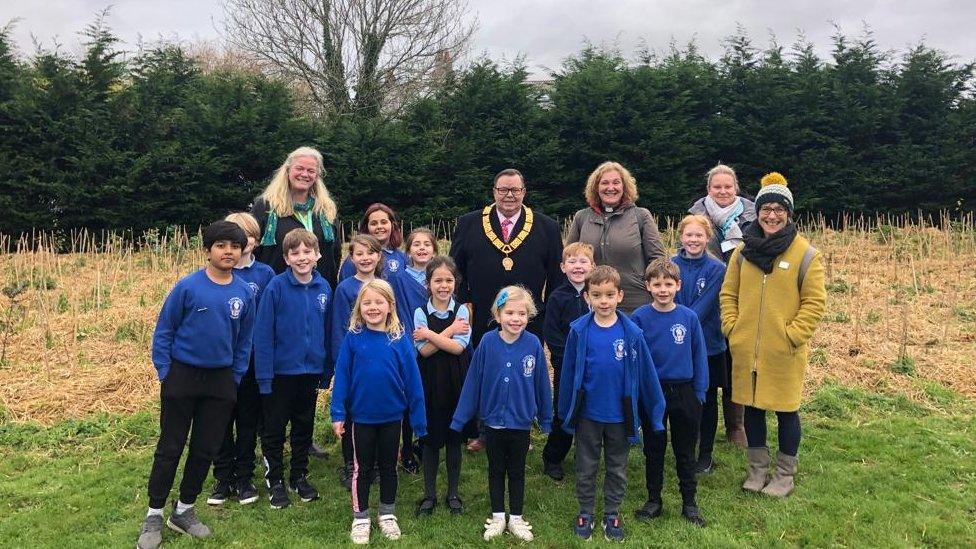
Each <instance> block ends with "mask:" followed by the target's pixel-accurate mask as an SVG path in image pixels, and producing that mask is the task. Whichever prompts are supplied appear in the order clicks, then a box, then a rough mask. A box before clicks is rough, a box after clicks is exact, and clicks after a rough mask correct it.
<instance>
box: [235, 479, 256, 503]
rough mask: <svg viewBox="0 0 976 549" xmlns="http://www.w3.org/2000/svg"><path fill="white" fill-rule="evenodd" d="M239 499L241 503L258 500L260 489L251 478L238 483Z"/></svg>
mask: <svg viewBox="0 0 976 549" xmlns="http://www.w3.org/2000/svg"><path fill="white" fill-rule="evenodd" d="M237 499H238V501H240V502H241V505H250V504H252V503H254V502H255V501H257V500H258V489H257V488H255V487H254V484H252V483H251V481H249V480H242V481H239V482H238V483H237Z"/></svg>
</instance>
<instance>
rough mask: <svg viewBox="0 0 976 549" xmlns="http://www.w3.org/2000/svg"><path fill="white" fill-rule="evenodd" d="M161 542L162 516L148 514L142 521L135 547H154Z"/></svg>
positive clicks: (147, 548)
mask: <svg viewBox="0 0 976 549" xmlns="http://www.w3.org/2000/svg"><path fill="white" fill-rule="evenodd" d="M162 543H163V516H162V515H149V516H147V517H146V520H144V521H142V530H140V531H139V541H138V542H137V543H136V549H156V548H157V547H159V546H160V544H162Z"/></svg>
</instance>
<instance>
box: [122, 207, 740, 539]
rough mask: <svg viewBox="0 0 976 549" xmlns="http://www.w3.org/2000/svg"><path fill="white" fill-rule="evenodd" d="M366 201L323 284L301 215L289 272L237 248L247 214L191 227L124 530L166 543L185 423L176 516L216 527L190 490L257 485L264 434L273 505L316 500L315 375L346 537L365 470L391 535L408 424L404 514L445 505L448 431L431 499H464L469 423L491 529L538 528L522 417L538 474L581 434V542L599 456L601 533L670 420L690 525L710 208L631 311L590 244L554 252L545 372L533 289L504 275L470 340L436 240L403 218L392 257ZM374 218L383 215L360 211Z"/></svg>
mask: <svg viewBox="0 0 976 549" xmlns="http://www.w3.org/2000/svg"><path fill="white" fill-rule="evenodd" d="M371 209H372V210H373V211H372V212H369V211H368V212H367V215H366V217H365V218H364V220H365V221H367V222H368V223H366V224H365V225H364V226H363V227H361V230H362V229H365V231H364V232H363V233H361V234H357V235H355V236H353V237H352V238H351V240H350V243H349V249H348V252H349V254H348V255H349V257H348V259H347V261H346V263H344V264H343V266H342V269H341V273H342V274H340V279H341V280H340V282H339V284H338V285H337V286H336V289H335V291H334V292H333V291H332V290H331V288H330V285H329V284H328V282H326V281H325V280H324V279H323V278H322V276H321V275H320V274H319V273H318V272H317V271H316V269H315V266H316V260H317V259H318V257H319V248H318V242H317V240H316V237H315V235H314V234H313V233H311V232H309V231H307V230H303V229H295V230H293V231H291V232H289V233H288V234H287V236H286V237H285V238H284V239H283V241H282V243H281V252H282V254H283V256H284V259H285V263H286V264H287V265H288V268H287V269H286V270H285V271H284V272H283V273H281V274H279V275H274V273H273V272H272V271H271V270H270V268H268V267H267V266H264V265H262V264H260V263H259V262H257V261H255V260H254V259H253V256H251V251H252V250H253V248H254V246H255V244H256V242H257V241H258V237H259V229H258V226H257V222H256V221H254V219H253V218H251V217H250V216H248V215H247V214H232V215H231V216H229V217H228V219H227V220H224V221H218V222H216V223H214V224H212V225H210V226H209V227H207V228H206V229H205V230H204V233H203V243H204V247H205V248H206V254H207V265H206V267H205V268H204V269H201V270H200V271H197V272H196V273H193V274H191V275H188V276H186V277H185V278H183V279H181V280H180V281H179V282H177V284H176V286H175V287H174V289H173V290H172V292H171V293H170V294H169V296H168V297H167V298H166V301H165V303H164V305H163V308H162V310H161V311H160V316H159V321H158V324H157V327H156V331H155V334H154V338H153V363H154V365H155V366H156V368H157V371H158V374H159V379H160V381H161V391H160V397H161V413H160V439H159V443H158V445H157V449H156V453H155V455H154V461H153V466H152V472H151V474H150V479H149V511H148V513H147V517H146V519H145V521H144V522H143V527H142V531H141V532H140V537H139V541H138V547H143V548H147V547H158V546H159V544H160V543H161V542H162V526H163V507H164V505H165V502H166V498H167V497H168V495H169V492H170V490H171V488H172V484H173V482H174V478H175V473H176V469H177V465H178V463H179V459H180V456H181V454H182V451H183V447H184V446H185V444H186V439H187V436H188V434H189V437H190V444H189V454H188V457H187V460H186V466H185V470H184V476H183V479H182V482H181V485H180V494H179V498H178V500H176V501H175V502H174V504H173V509H172V512H171V513H170V516H169V519H168V520H167V521H166V525H168V526H169V527H170V528H172V529H174V530H176V531H178V532H181V533H185V534H188V535H190V536H193V537H207V536H209V535H210V533H211V532H210V529H209V528H208V527H207V526H205V525H204V524H202V523H201V522H200V521H199V519H198V518H197V517H196V515H195V513H194V510H193V505H194V503H195V501H196V498H197V496H198V495H199V493H200V491H201V489H202V485H203V482H204V480H205V478H206V475H207V472H208V470H209V467H210V464H211V462H213V464H214V477H215V479H216V483H215V488H214V491H213V493H212V494H211V496H210V498H209V499H208V503H211V504H220V503H223V502H224V501H226V500H227V499H228V498H229V497H231V496H232V495H233V494H234V493H236V494H237V496H238V498H239V500H240V502H241V503H242V504H248V503H253V502H254V501H256V500H257V499H258V492H257V490H256V489H255V487H254V485H253V484H252V481H251V479H252V476H253V470H254V459H255V452H254V450H255V445H256V440H257V437H258V433H260V436H261V444H262V454H263V457H264V461H265V467H266V474H265V480H266V486H267V490H268V498H269V501H270V504H271V506H272V507H274V508H283V507H287V506H288V505H289V504H290V496H289V492H292V493H295V494H297V496H298V497H299V498H300V499H302V500H303V501H306V502H308V501H312V500H315V499H318V492H317V490H316V489H315V487H314V486H313V485H312V484H311V483H310V482H309V480H308V477H307V475H308V456H309V450H310V448H311V446H312V433H313V426H314V417H315V406H316V398H317V392H318V389H324V388H328V387H329V386H331V387H332V395H331V401H330V415H331V419H332V430H333V432H334V433H335V434H336V436H337V437H339V438H340V439H341V441H342V454H343V460H344V466H343V468H342V472H341V473H342V480H343V482H344V484H347V486H348V488H349V489H350V491H351V496H352V508H353V521H352V526H351V530H350V538H351V540H352V541H353V542H354V543H357V544H364V543H368V542H369V539H370V530H371V526H372V522H371V519H370V507H369V492H370V487H371V485H372V484H373V482H374V480H376V478H377V477H378V481H379V504H378V508H377V511H378V512H377V525H378V526H379V529H380V531H381V532H382V534H383V535H384V536H385V537H386V538H388V539H398V538H399V537H400V527H399V524H398V521H397V517H396V513H395V511H396V509H395V503H396V493H397V471H396V468H397V461H398V456H399V458H400V460H401V463H402V464H403V466H404V467H405V468H407V469H408V470H409V469H410V468H413V469H414V470H416V468H417V465H416V462H415V460H414V457H413V456H414V453H415V452H416V451H417V450H416V449H415V448H414V438H415V437H416V438H417V439H419V443H420V448H419V453H420V457H421V460H420V461H421V463H422V469H423V477H424V497H423V499H422V500H421V501H420V502H419V504H418V506H417V512H418V513H419V514H421V515H429V514H431V513H432V512H433V510H434V508H435V507H436V505H437V503H438V498H437V492H436V477H437V472H438V467H439V462H440V449H441V448H444V450H445V462H446V468H447V492H446V497H445V499H444V504H445V506H446V507H447V509H448V510H449V511H450V512H452V513H461V512H462V511H463V502H462V500H461V498H460V495H459V493H458V484H459V477H460V467H461V453H462V452H461V447H462V444H463V443H464V441H465V439H466V438H469V437H475V436H478V428H477V426H476V425H475V424H476V422H480V424H482V425H483V433H482V436H483V438H484V440H485V446H486V453H487V458H488V487H489V499H490V505H491V515H490V516H489V517H488V519H487V521H486V523H485V526H484V533H483V537H484V539H485V540H489V539H492V538H494V537H497V536H499V535H501V534H503V533H504V532H505V531H506V530H507V531H508V532H509V533H510V534H511V535H513V536H514V537H516V538H517V539H520V540H526V541H527V540H531V539H533V534H532V527H531V525H530V524H529V522H528V521H527V520H526V519H525V518H524V517H523V510H524V495H525V464H526V456H527V454H528V450H529V433H530V429H531V427H532V424H533V423H534V422H537V423H538V427H539V428H540V430H541V431H542V432H544V433H549V438H548V441H547V443H546V447H545V449H544V450H543V464H544V468H545V471H546V473H547V474H548V475H549V476H551V477H553V478H557V479H561V478H562V477H563V473H562V467H561V463H562V461H563V459H564V458H565V456H566V455H567V454H568V451H569V449H570V447H571V445H572V444H573V442H574V438H575V445H576V460H575V462H576V474H577V485H576V494H577V499H578V501H579V507H580V512H579V515H578V516H577V517H576V520H575V522H574V532H575V534H576V535H578V536H579V537H581V538H584V539H587V538H589V537H590V536H591V534H592V530H593V528H594V512H595V509H594V502H595V499H596V474H597V470H598V467H599V461H600V458H601V454H602V457H603V459H604V464H605V474H606V479H605V483H604V509H603V521H602V528H603V531H604V534H605V535H606V537H607V538H609V539H612V540H622V539H623V538H624V530H623V527H622V523H621V518H620V504H621V502H622V500H623V497H624V492H625V487H626V483H627V481H626V465H627V460H628V454H629V447H630V445H631V444H634V443H636V442H638V440H639V436H640V435H639V433H640V432H641V431H642V432H643V437H644V454H645V456H646V479H647V490H648V500H647V503H646V504H645V505H644V507H643V508H642V509H641V510H639V511H638V512H637V515H638V517H640V518H653V517H656V516H659V515H660V514H661V512H662V500H661V489H662V484H663V482H662V481H663V469H664V463H663V461H664V460H663V458H664V453H665V446H666V438H665V437H666V431H665V426H666V425H668V424H669V425H670V427H671V441H672V446H673V448H674V453H675V456H676V462H677V469H678V477H679V485H680V488H681V494H682V498H683V506H682V515H683V516H684V517H685V518H687V519H688V520H689V521H691V522H692V523H694V524H696V525H699V526H704V524H705V522H704V519H702V517H701V513H700V511H699V509H698V507H697V504H696V502H695V491H696V483H695V472H696V468H697V463H696V457H695V449H696V446H697V445H698V438H699V431H700V429H699V425H700V424H703V423H705V422H707V418H706V419H705V420H703V418H702V408H703V405H704V404H705V402H706V395H708V396H709V397H711V398H712V399H714V390H713V389H711V388H710V384H709V371H710V367H711V370H712V371H715V370H716V369H717V368H718V365H713V364H712V362H713V361H712V357H713V356H715V355H717V354H721V355H722V356H723V357H724V341H723V340H721V335H720V334H718V326H717V318H718V303H717V295H718V285H720V283H721V277H719V278H718V279H717V283H716V281H715V279H714V278H713V277H712V274H714V273H713V271H714V269H715V268H716V265H715V264H717V265H718V266H722V263H721V262H718V261H717V260H714V259H712V258H710V257H709V256H708V255H707V254H706V253H705V247H704V244H705V242H707V240H708V237H710V234H711V233H710V231H711V227H710V225H709V222H708V220H707V219H706V218H704V217H701V216H688V217H687V218H685V219H684V220H683V221H682V223H681V225H680V226H679V229H680V231H681V240H682V249H681V250H680V251H679V254H678V256H676V257H675V258H674V261H669V260H656V261H654V262H652V263H651V264H650V265H649V266H648V268H647V271H646V273H645V281H646V284H647V289H648V291H649V292H650V294H651V296H652V298H653V301H652V303H651V304H650V305H646V306H644V307H641V308H640V309H638V310H637V311H635V312H634V313H633V315H632V316H631V317H628V316H627V315H625V314H623V313H618V311H617V306H618V304H619V303H620V302H621V300H622V298H623V292H622V291H621V289H620V277H619V275H618V274H617V272H616V271H615V270H614V269H613V268H611V267H606V266H601V267H594V265H593V250H592V248H591V247H590V246H588V245H586V244H581V243H573V244H569V245H567V246H566V247H565V249H564V252H563V260H562V263H561V267H562V270H563V272H564V273H565V274H566V277H567V280H566V283H565V285H564V286H563V287H561V288H558V289H556V290H555V291H554V292H552V295H551V296H550V299H549V302H548V304H547V314H546V319H545V320H546V321H545V335H544V339H545V343H546V344H547V345H548V347H549V350H550V353H551V364H552V367H553V374H554V383H553V384H552V385H550V379H549V369H548V367H547V360H546V355H545V353H544V350H543V345H542V342H541V341H540V340H539V338H538V337H536V336H535V335H534V334H532V333H529V332H527V331H526V327H527V325H528V323H529V321H530V320H531V319H532V317H533V316H535V315H536V312H537V307H536V301H535V298H534V296H532V295H531V293H530V292H529V291H527V290H526V289H525V288H523V287H521V286H509V287H506V288H503V289H502V290H501V291H500V292H499V293H498V295H497V297H496V299H495V300H494V303H493V305H492V308H491V313H492V318H493V319H494V321H495V322H496V323H497V325H498V329H497V330H494V331H489V332H488V333H486V334H485V335H484V337H483V338H482V339H481V341H480V343H479V344H478V345H477V348H476V349H474V350H473V352H472V350H471V349H470V348H469V347H470V333H471V326H470V324H469V318H470V314H471V311H469V310H468V308H467V307H466V306H465V305H463V304H459V303H457V302H456V301H455V299H454V292H455V287H456V285H457V283H458V279H459V274H458V272H457V269H456V267H455V266H454V263H453V262H452V261H451V259H450V258H449V257H446V256H442V255H438V250H437V241H436V237H435V235H434V234H433V233H432V232H431V231H429V230H427V229H417V230H415V231H413V232H411V233H410V234H409V235H408V236H407V238H406V239H405V242H404V244H405V249H406V254H404V253H403V252H401V251H399V250H398V249H397V248H398V247H399V244H400V241H401V239H402V233H401V232H400V228H399V225H398V224H397V223H396V221H395V216H394V215H393V213H392V211H391V210H389V209H388V208H386V207H385V206H382V205H374V206H371ZM373 214H382V215H373ZM373 218H380V219H379V220H378V222H376V223H372V221H373ZM381 218H385V219H386V221H387V222H386V223H384V222H383V219H381ZM374 225H375V227H374ZM699 241H700V245H699ZM713 262H714V263H713ZM676 263H680V264H682V269H681V270H680V271H679V268H678V266H677V264H676ZM686 265H687V267H686ZM721 268H722V269H723V270H724V266H722V267H721ZM686 273H691V277H689V276H688V275H687V274H686ZM712 309H714V311H713V310H712ZM713 313H714V314H713ZM716 334H718V335H717V336H716ZM719 347H721V348H719ZM252 350H253V352H252ZM249 357H250V358H249ZM333 365H334V368H333ZM721 371H722V372H723V375H724V363H722V364H721ZM553 392H555V394H556V399H555V401H554V400H553ZM554 402H555V406H554ZM235 403H236V406H235ZM554 411H555V414H554ZM716 413H717V412H716ZM289 424H290V434H289V444H290V447H291V458H290V463H289V477H288V479H289V480H288V484H287V485H286V484H285V483H284V459H283V455H284V441H285V436H286V430H287V429H288V427H289ZM191 430H192V432H191ZM703 430H704V429H703ZM235 433H236V437H235ZM712 434H713V436H714V429H713V430H712ZM401 440H402V442H403V445H402V447H401ZM702 446H703V448H704V444H703V445H702ZM709 448H710V447H709ZM709 451H710V449H709ZM703 452H704V449H703ZM700 457H704V456H700ZM708 459H709V461H710V456H708ZM699 461H700V460H699ZM506 479H507V488H508V512H509V515H508V517H507V519H506V514H505V509H506V506H505V493H506Z"/></svg>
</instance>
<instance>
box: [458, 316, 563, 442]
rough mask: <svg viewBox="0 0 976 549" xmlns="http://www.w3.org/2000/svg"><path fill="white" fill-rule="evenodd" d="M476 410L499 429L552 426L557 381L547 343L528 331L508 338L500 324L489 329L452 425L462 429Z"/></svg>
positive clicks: (547, 429)
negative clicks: (536, 423) (545, 348)
mask: <svg viewBox="0 0 976 549" xmlns="http://www.w3.org/2000/svg"><path fill="white" fill-rule="evenodd" d="M475 414H477V416H478V418H479V419H481V420H482V421H484V423H485V425H487V426H488V427H492V428H500V429H523V430H527V429H530V428H531V427H532V420H533V419H535V418H538V420H539V429H541V430H542V432H543V433H548V432H549V431H550V430H551V429H552V387H550V384H549V368H547V367H546V355H545V353H544V352H543V350H542V344H541V343H540V342H539V338H537V337H536V336H535V335H533V334H531V333H529V332H526V331H523V332H522V333H521V334H520V335H519V338H518V339H516V340H515V342H514V343H506V342H505V340H503V339H502V338H501V335H499V331H498V330H493V331H490V332H488V333H486V334H485V335H484V336H483V337H482V338H481V342H480V343H479V344H478V348H477V349H475V352H474V357H473V358H472V359H471V364H470V365H469V366H468V375H467V377H465V379H464V387H463V388H462V389H461V396H460V398H459V400H458V405H457V408H456V409H455V410H454V418H453V419H452V421H451V429H453V430H455V431H457V432H459V433H460V432H461V430H462V429H463V428H464V425H465V424H466V423H467V422H468V421H470V420H471V418H472V417H474V416H475Z"/></svg>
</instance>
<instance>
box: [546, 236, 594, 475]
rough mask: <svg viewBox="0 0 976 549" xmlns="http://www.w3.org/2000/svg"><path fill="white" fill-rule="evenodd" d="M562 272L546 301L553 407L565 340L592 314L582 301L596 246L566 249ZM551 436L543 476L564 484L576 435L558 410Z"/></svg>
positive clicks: (575, 244) (577, 244)
mask: <svg viewBox="0 0 976 549" xmlns="http://www.w3.org/2000/svg"><path fill="white" fill-rule="evenodd" d="M559 269H560V270H562V272H563V273H564V274H565V275H566V282H564V283H563V285H562V286H559V287H558V288H556V289H555V291H553V292H552V293H550V294H549V299H548V300H546V318H545V321H544V323H543V328H542V333H543V339H544V340H545V342H546V346H547V347H549V362H550V363H551V364H552V390H553V398H552V401H553V405H558V403H559V380H560V379H561V378H560V375H561V374H562V367H563V354H564V353H565V350H566V337H567V336H568V335H569V325H570V323H572V322H573V321H574V320H576V319H577V318H579V317H581V316H583V315H584V314H586V313H587V312H588V311H589V306H588V305H587V304H586V298H585V297H583V285H584V284H585V283H586V276H587V275H588V274H590V271H592V270H593V246H590V245H589V244H586V243H583V242H570V243H569V244H567V245H566V247H565V248H563V260H562V262H561V263H560V264H559ZM555 413H556V415H555V417H554V418H553V421H552V432H551V433H549V436H548V437H547V438H546V446H545V448H543V449H542V472H543V473H545V474H546V475H548V476H549V478H551V479H553V480H557V481H558V480H562V479H563V477H564V474H563V460H564V459H566V455H567V454H569V449H570V447H572V446H573V435H571V434H569V433H567V432H566V431H565V430H564V429H562V423H563V422H562V420H561V419H560V418H559V410H558V409H557V410H555Z"/></svg>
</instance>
